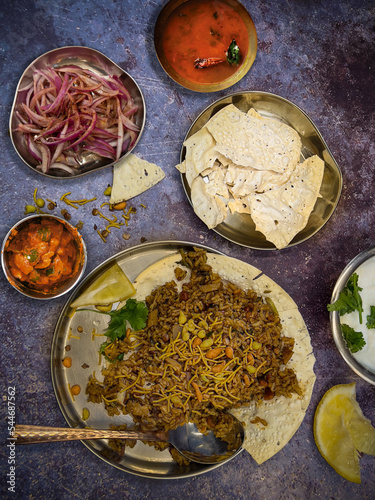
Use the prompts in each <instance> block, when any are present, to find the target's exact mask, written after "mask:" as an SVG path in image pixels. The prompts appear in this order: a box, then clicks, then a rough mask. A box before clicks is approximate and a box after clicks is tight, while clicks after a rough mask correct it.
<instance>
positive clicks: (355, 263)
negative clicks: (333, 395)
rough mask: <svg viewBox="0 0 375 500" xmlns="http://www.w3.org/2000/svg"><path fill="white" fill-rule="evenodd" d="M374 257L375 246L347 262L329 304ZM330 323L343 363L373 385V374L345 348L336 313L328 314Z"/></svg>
mask: <svg viewBox="0 0 375 500" xmlns="http://www.w3.org/2000/svg"><path fill="white" fill-rule="evenodd" d="M374 256H375V246H374V247H371V248H369V249H368V250H364V251H363V252H361V253H359V254H358V255H357V256H356V257H354V259H353V260H351V261H350V262H349V264H347V266H346V267H345V268H344V270H343V271H342V273H341V274H340V276H339V278H338V280H337V282H336V284H335V287H334V289H333V292H332V298H331V303H333V302H335V301H336V300H337V299H338V297H339V295H340V293H341V292H342V290H343V288H344V287H345V285H346V284H347V282H348V280H349V278H350V276H351V275H352V274H353V273H354V272H355V271H356V269H358V267H359V266H360V265H361V264H363V263H364V262H365V261H366V260H368V259H370V258H371V257H374ZM330 321H331V328H332V334H333V339H334V341H335V344H336V347H337V349H338V351H339V353H340V354H341V356H342V357H343V358H344V360H345V362H346V363H347V364H348V365H349V366H350V368H351V369H352V370H353V371H354V372H355V373H356V374H357V375H359V376H360V377H361V378H363V379H364V380H366V382H369V383H370V384H373V385H375V373H374V372H372V371H370V370H368V369H367V368H365V367H364V366H363V365H361V364H360V363H359V362H358V361H357V360H356V359H355V357H354V356H353V355H352V353H351V352H350V351H349V349H348V348H347V346H346V343H345V340H344V338H343V336H342V333H341V323H340V315H339V313H338V311H333V312H331V313H330Z"/></svg>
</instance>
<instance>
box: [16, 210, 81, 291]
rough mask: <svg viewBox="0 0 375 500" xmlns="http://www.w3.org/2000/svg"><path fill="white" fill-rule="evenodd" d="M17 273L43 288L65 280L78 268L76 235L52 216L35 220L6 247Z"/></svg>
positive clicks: (17, 275)
mask: <svg viewBox="0 0 375 500" xmlns="http://www.w3.org/2000/svg"><path fill="white" fill-rule="evenodd" d="M6 252H7V255H8V265H9V269H10V272H11V273H12V275H13V277H14V278H16V279H18V280H20V281H22V282H24V283H26V284H28V285H30V286H32V287H33V288H37V289H40V290H42V291H48V290H49V289H50V288H52V287H56V286H58V285H60V284H61V283H63V282H65V281H66V280H67V279H68V278H69V277H70V276H71V275H72V274H74V272H75V271H76V266H75V264H76V261H77V248H76V244H75V241H74V235H73V234H71V233H70V232H69V231H68V230H67V229H66V228H65V227H64V225H63V224H60V223H58V222H54V221H50V220H43V219H42V220H41V221H40V222H31V223H30V224H29V225H28V226H27V227H26V228H24V229H21V231H20V232H19V233H17V234H16V235H15V236H14V238H13V239H12V241H11V242H10V243H9V245H8V247H7V248H6Z"/></svg>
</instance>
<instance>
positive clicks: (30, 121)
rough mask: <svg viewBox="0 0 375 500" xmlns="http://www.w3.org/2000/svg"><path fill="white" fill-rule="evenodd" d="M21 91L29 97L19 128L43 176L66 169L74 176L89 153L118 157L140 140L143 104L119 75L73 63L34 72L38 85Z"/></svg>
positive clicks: (23, 106)
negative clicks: (137, 119)
mask: <svg viewBox="0 0 375 500" xmlns="http://www.w3.org/2000/svg"><path fill="white" fill-rule="evenodd" d="M19 91H20V92H27V94H26V99H25V103H24V104H22V105H21V111H17V112H16V115H17V117H18V119H19V121H20V124H19V126H18V127H17V128H16V130H17V131H18V132H20V133H22V134H24V135H25V140H26V143H27V145H28V148H29V151H30V154H31V155H32V156H33V157H34V158H36V159H37V160H38V161H40V162H41V164H40V165H39V166H38V169H40V170H41V171H42V172H45V173H46V172H48V170H49V168H53V169H57V168H60V169H61V167H59V165H65V167H67V168H66V169H65V171H66V172H67V173H71V172H72V171H73V170H74V168H75V167H77V168H79V164H80V162H81V160H80V155H81V154H83V152H84V151H91V152H93V153H95V154H97V155H98V156H102V157H106V158H111V159H118V158H120V156H121V154H123V153H124V152H126V151H127V150H128V149H129V148H130V147H132V145H134V143H135V141H136V139H137V137H138V133H139V127H138V126H137V125H136V124H135V122H134V115H135V114H136V113H137V111H138V106H136V105H135V103H134V101H133V99H132V97H131V95H130V93H129V91H128V90H127V89H126V88H125V86H124V84H123V83H122V82H121V79H120V78H119V77H118V76H113V77H111V76H102V75H99V74H96V73H94V72H92V71H90V70H86V69H82V68H78V67H75V66H73V65H70V66H65V67H63V68H58V69H54V68H45V69H43V70H35V72H34V75H33V82H31V83H30V84H28V85H27V86H25V87H24V88H22V89H19ZM52 165H53V167H52ZM72 165H73V166H72ZM72 169H73V170H72ZM63 170H64V169H63Z"/></svg>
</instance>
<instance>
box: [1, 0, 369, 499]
mask: <svg viewBox="0 0 375 500" xmlns="http://www.w3.org/2000/svg"><path fill="white" fill-rule="evenodd" d="M243 3H244V5H245V6H246V7H247V8H248V10H249V12H250V14H251V16H252V18H253V20H254V23H255V26H256V28H257V33H258V43H259V45H258V53H257V57H256V60H255V63H254V65H253V67H252V69H251V70H250V72H249V73H248V75H247V76H246V77H245V78H244V79H243V80H242V81H240V82H239V83H238V84H236V85H235V86H234V87H232V88H231V89H227V90H226V91H221V92H218V93H212V94H196V93H194V92H192V91H189V90H185V89H183V88H182V87H179V86H178V85H177V84H175V83H174V82H173V81H171V80H170V79H169V78H168V77H167V76H166V75H165V74H164V72H163V70H162V68H161V67H160V65H159V63H158V61H157V59H156V56H155V53H154V48H153V28H154V24H155V21H156V18H157V16H158V13H159V12H160V9H161V3H159V2H156V1H147V0H143V1H142V2H136V1H133V2H129V1H125V0H124V1H119V0H118V1H116V0H108V1H106V2H102V0H101V1H98V0H91V1H90V0H78V1H73V0H64V1H62V0H56V1H55V2H45V1H42V0H39V1H38V0H37V1H35V2H33V1H30V0H14V1H8V2H6V1H5V0H1V1H0V6H1V8H0V20H1V26H2V28H1V31H2V36H1V40H0V51H1V66H2V70H1V74H0V86H1V87H0V88H1V95H0V117H1V118H0V120H1V126H0V150H1V156H2V166H1V181H2V196H1V202H0V203H1V211H2V218H1V223H0V228H1V232H0V237H1V238H3V237H4V236H5V234H6V233H7V231H8V229H9V227H10V226H11V225H13V224H14V223H15V222H16V221H17V220H18V219H20V218H22V217H23V207H24V205H25V204H26V203H29V202H31V201H32V195H33V191H34V189H35V188H38V193H39V194H40V195H41V196H42V197H44V198H46V197H47V198H51V199H56V200H58V199H59V198H60V196H61V195H62V194H63V193H65V192H67V191H71V192H72V195H71V196H72V198H82V197H87V198H91V197H94V196H96V197H98V201H101V202H102V201H105V200H104V197H103V191H104V189H105V187H106V186H107V184H108V183H111V181H112V171H111V169H107V170H103V171H100V172H99V173H97V174H93V175H88V176H86V177H83V178H80V179H77V180H74V181H54V180H51V179H46V178H43V177H42V176H40V175H38V174H36V173H34V172H32V171H31V170H30V169H28V168H27V167H26V166H25V165H24V164H23V163H22V162H21V161H20V159H19V158H18V156H17V155H16V153H15V151H14V150H13V147H12V144H11V142H10V139H9V137H8V132H7V130H8V119H9V112H10V108H11V104H12V100H13V95H14V90H15V88H16V85H17V82H18V79H19V78H20V76H21V74H22V72H23V71H24V69H25V68H26V66H28V64H30V62H31V61H32V60H33V59H35V58H36V57H38V56H39V55H41V54H42V53H44V52H46V51H48V50H51V49H54V48H57V47H60V46H65V45H86V46H89V47H92V48H95V49H97V50H100V51H101V52H103V53H104V54H106V55H107V56H108V57H110V58H111V59H113V60H114V61H115V62H116V63H117V64H119V65H120V66H122V67H123V68H124V69H125V70H127V71H129V72H130V73H131V75H132V76H133V77H134V78H135V79H136V80H137V82H138V84H139V85H140V86H141V88H142V91H143V93H144V97H145V101H146V106H147V123H146V128H145V131H144V133H143V136H142V138H141V141H140V143H139V145H138V146H137V148H136V153H137V154H139V155H141V156H142V157H144V158H145V159H147V160H149V161H152V162H154V163H157V164H158V165H160V166H161V167H162V168H163V170H164V171H165V173H166V179H165V180H164V181H163V182H162V183H160V184H159V185H157V186H156V187H154V188H153V189H151V190H149V191H148V192H146V193H144V194H143V195H141V196H139V197H138V198H136V199H134V202H132V205H134V206H135V207H137V209H138V212H137V214H136V215H135V216H134V217H133V219H132V220H131V223H130V224H129V227H128V232H129V233H130V239H129V240H127V241H125V240H123V238H122V235H121V234H122V233H121V231H115V230H114V231H113V232H112V233H111V235H110V238H108V242H107V244H104V243H102V241H101V240H100V239H99V237H98V235H97V233H96V232H95V231H94V229H93V226H94V224H95V223H96V222H97V220H96V219H94V217H93V216H92V215H91V209H92V205H88V206H85V207H82V208H80V209H79V211H77V213H73V212H76V211H74V210H72V222H73V223H77V222H78V220H83V221H84V222H85V224H84V227H83V229H82V234H83V237H84V239H85V241H86V244H87V247H88V252H89V262H88V268H87V271H86V272H89V271H91V270H92V269H93V268H95V267H96V266H97V265H98V264H99V263H101V262H102V261H103V260H104V259H106V258H108V257H110V256H112V255H113V254H115V253H117V252H118V251H120V250H122V249H124V248H129V247H131V246H133V245H137V244H139V243H140V242H141V238H146V239H147V241H156V240H162V239H179V240H188V241H193V242H199V243H204V244H206V245H209V246H211V247H214V248H216V249H219V250H221V251H223V252H224V253H226V254H228V255H231V256H233V257H237V258H240V259H242V260H244V261H246V262H249V263H251V264H253V265H255V266H257V267H258V268H260V269H262V270H263V271H264V272H265V273H266V274H268V275H269V276H270V277H271V278H273V279H274V280H275V281H276V282H277V283H279V284H280V285H281V286H282V287H283V288H284V289H285V290H286V291H287V292H288V293H289V294H290V295H291V296H292V297H293V298H294V299H295V301H296V302H297V304H298V306H299V308H300V311H301V313H302V315H303V317H304V319H305V322H306V324H307V327H308V329H309V331H310V334H311V339H312V344H313V347H314V352H315V356H316V365H315V371H316V374H317V381H316V385H315V389H314V393H313V397H312V401H311V404H310V406H309V409H308V411H307V414H306V417H305V419H304V421H303V423H302V425H301V427H300V429H299V430H298V432H297V434H296V435H295V436H294V437H293V439H292V440H291V441H290V443H289V444H288V445H287V446H286V447H285V448H284V449H283V450H282V451H281V452H279V453H278V454H277V455H276V456H275V457H274V458H272V459H271V460H269V461H268V462H266V463H265V464H263V465H261V466H257V465H256V464H255V462H254V461H253V460H252V459H251V457H250V456H249V455H248V454H247V453H242V454H241V455H240V456H238V457H237V458H236V459H235V460H233V461H232V462H230V463H229V464H227V465H226V466H223V467H220V468H218V469H216V470H215V471H213V472H210V473H208V474H205V475H202V476H199V477H196V478H193V479H183V480H174V481H162V480H160V481H159V480H151V479H144V478H139V477H136V476H132V475H128V474H126V473H123V472H121V471H119V470H117V469H115V468H113V467H111V466H109V465H107V464H106V463H104V462H103V461H101V460H100V459H98V458H97V457H96V456H94V455H93V454H92V453H91V452H90V451H89V450H87V449H86V448H85V447H84V446H83V445H82V444H81V443H80V442H76V443H62V444H50V445H35V446H29V447H23V448H18V449H17V451H16V493H15V494H9V495H10V497H14V498H49V499H54V498H69V499H74V498H88V499H91V498H92V499H93V498H114V497H117V498H134V499H135V498H145V499H147V498H148V499H164V498H170V499H175V498H180V497H181V495H183V496H184V497H186V498H195V499H206V498H225V499H232V498H233V499H235V498H236V499H246V498H254V499H256V498H260V499H262V498H288V499H289V498H292V499H294V498H296V499H299V498H304V499H307V498H325V499H326V498H334V499H344V498H353V499H354V498H356V499H357V498H358V499H360V498H361V499H362V498H374V490H375V467H374V466H375V463H374V458H373V457H368V456H366V457H363V458H362V459H361V464H362V485H354V484H351V483H349V482H347V481H345V480H344V479H343V478H341V477H340V476H339V475H337V474H336V473H335V471H334V470H333V469H332V468H331V467H330V466H329V465H328V464H327V463H326V462H325V461H324V460H323V458H322V457H321V456H320V454H319V452H318V450H317V448H316V446H315V444H314V438H313V433H312V422H313V415H314V411H315V408H316V406H317V403H318V402H319V400H320V398H321V397H322V395H323V394H324V392H325V391H326V390H327V389H328V388H329V387H331V386H332V385H335V384H338V383H349V382H353V381H355V382H356V383H357V399H358V401H359V403H360V405H361V407H362V409H363V411H364V413H365V415H366V416H367V417H368V418H370V419H371V420H372V422H373V424H375V387H374V386H371V385H369V384H366V383H365V382H363V381H362V380H361V379H360V378H358V377H357V376H356V375H355V374H354V373H353V372H352V371H351V370H350V369H349V368H348V367H347V366H346V364H345V363H344V361H343V360H342V359H341V357H340V355H339V353H338V352H337V350H336V348H335V346H334V342H333V340H332V336H331V332H330V326H329V317H328V314H327V311H326V303H327V302H328V301H329V299H330V295H331V293H332V289H333V286H334V283H335V281H336V279H337V278H338V276H339V274H340V272H341V270H342V268H343V267H344V266H345V265H346V263H347V262H348V261H349V260H351V259H352V258H353V257H354V256H355V255H356V254H357V253H358V252H359V251H361V250H364V249H366V248H368V247H370V246H373V245H375V237H374V235H373V230H374V227H375V211H374V196H373V192H374V173H373V172H374V159H375V154H374V142H373V141H374V137H375V123H374V108H375V92H374V60H375V50H374V44H375V39H374V38H375V36H374V35H375V8H374V2H373V1H372V0H359V1H356V2H354V1H353V0H331V1H329V2H323V1H322V0H317V1H314V2H312V1H308V0H289V1H280V2H274V1H272V0H262V1H260V0H254V1H252V2H250V1H244V2H243ZM240 90H262V91H268V92H273V93H276V94H279V95H281V96H283V97H285V98H287V99H290V100H291V101H293V102H294V103H296V104H297V105H298V106H300V107H301V108H302V109H303V110H304V111H305V112H306V113H307V114H308V115H309V116H310V118H311V119H312V120H313V121H314V123H315V124H316V125H317V127H318V128H319V130H320V132H321V133H322V135H323V137H324V138H325V140H326V142H327V144H328V146H329V148H330V149H331V152H332V153H333V155H334V157H335V159H336V161H337V162H338V164H339V165H340V167H341V169H342V172H343V179H344V188H343V193H342V197H341V200H340V203H339V205H338V208H337V210H336V212H335V213H334V215H333V217H332V218H331V220H330V221H329V222H328V224H327V225H326V226H325V227H324V228H323V229H322V230H321V231H320V232H319V233H318V234H317V235H316V236H314V237H313V238H312V239H310V240H309V241H308V242H305V243H303V244H300V245H298V246H296V247H292V248H290V249H287V250H283V251H280V252H276V251H275V252H261V251H254V250H250V249H246V248H242V247H239V246H236V245H234V244H232V243H229V242H227V241H225V240H223V239H222V238H221V237H220V236H217V235H216V234H215V233H214V232H212V231H207V230H206V228H205V226H204V225H203V223H201V222H200V221H199V220H198V219H197V217H196V216H195V215H194V213H193V211H192V209H191V207H190V205H189V203H188V202H187V200H186V197H185V194H184V191H183V188H182V186H181V182H180V178H179V174H178V172H177V170H176V169H175V168H174V165H175V164H177V163H178V161H179V153H180V148H181V143H182V140H183V137H184V135H185V133H186V132H187V130H188V128H189V127H190V125H191V123H192V121H193V120H194V119H195V117H196V116H197V115H198V114H199V112H200V111H201V110H202V109H203V108H205V107H206V106H207V105H208V104H210V103H211V102H213V101H214V100H216V99H218V98H219V97H222V96H224V95H227V94H228V93H231V92H234V91H240ZM141 204H144V205H145V206H146V208H144V209H143V208H142V207H141ZM61 208H62V207H61ZM0 280H1V288H2V293H1V296H0V304H1V315H0V324H1V336H2V338H1V363H0V374H1V385H2V395H3V405H2V413H1V438H2V441H1V442H2V443H4V440H5V438H6V437H7V432H6V401H4V400H5V398H4V396H5V395H6V392H7V388H8V386H15V388H16V414H17V421H18V422H22V423H34V424H40V425H60V426H62V425H64V424H65V422H64V419H63V416H62V415H61V413H60V410H59V408H58V405H57V402H56V399H55V395H54V393H53V389H52V384H51V376H50V359H49V357H50V346H51V339H52V333H53V330H54V326H55V323H56V320H57V318H58V316H59V313H60V311H61V309H62V306H63V304H64V302H65V299H64V298H61V299H57V300H55V301H53V302H51V303H45V302H38V301H33V300H31V299H27V298H25V297H23V296H22V295H20V294H19V293H17V292H16V291H14V290H13V289H12V288H11V287H10V286H9V285H8V283H7V282H6V280H5V278H4V276H3V275H1V277H0ZM8 458H9V449H8V448H7V447H6V446H5V445H2V446H1V452H0V470H1V491H2V492H4V495H5V493H6V489H7V484H6V479H7V476H6V474H7V473H8V472H9V465H8V463H7V462H8ZM2 496H3V495H2Z"/></svg>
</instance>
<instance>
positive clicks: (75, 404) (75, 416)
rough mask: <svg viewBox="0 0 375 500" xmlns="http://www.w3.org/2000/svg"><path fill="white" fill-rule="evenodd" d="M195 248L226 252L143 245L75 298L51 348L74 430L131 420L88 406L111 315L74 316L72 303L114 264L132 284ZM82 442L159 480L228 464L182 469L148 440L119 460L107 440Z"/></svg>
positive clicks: (176, 244)
mask: <svg viewBox="0 0 375 500" xmlns="http://www.w3.org/2000/svg"><path fill="white" fill-rule="evenodd" d="M193 246H195V247H200V248H205V249H206V250H207V251H209V252H213V253H220V252H218V251H216V250H214V249H212V248H209V247H206V246H204V245H199V244H195V243H194V244H193V243H188V242H185V241H160V242H156V243H146V244H143V245H139V246H136V247H133V248H130V249H128V250H124V251H123V252H120V253H118V254H117V255H115V256H113V257H111V258H110V259H108V260H106V261H105V262H103V263H102V264H101V265H99V266H98V267H97V268H96V269H94V270H93V271H92V272H91V273H90V274H89V275H88V276H87V277H86V279H85V280H84V281H83V282H82V284H81V285H80V286H79V287H78V288H77V289H76V290H75V292H74V293H73V294H72V296H71V297H70V298H69V300H68V302H67V303H66V304H65V307H64V309H63V311H62V312H61V315H60V317H59V319H58V321H57V324H56V328H55V331H54V336H53V341H52V349H51V373H52V382H53V387H54V391H55V395H56V398H57V401H58V404H59V406H60V409H61V411H62V413H63V415H64V417H65V419H66V421H67V423H68V424H69V426H71V427H85V426H91V427H93V428H97V429H100V428H102V429H108V428H109V427H110V425H111V424H114V425H120V424H124V423H130V422H131V419H130V417H128V416H121V417H109V416H108V414H107V412H106V411H105V409H104V405H99V404H94V403H88V402H87V396H86V395H85V387H86V385H87V382H88V379H89V376H90V375H91V374H92V372H93V371H96V374H97V376H99V374H100V372H101V369H100V366H99V355H98V349H99V346H100V344H101V343H102V342H103V336H96V335H95V333H100V332H101V331H103V330H104V328H105V326H106V324H107V323H108V319H107V317H106V316H105V315H102V314H98V313H95V311H93V312H80V313H79V314H75V315H72V312H73V310H72V308H71V307H70V304H71V303H72V302H73V300H75V299H76V298H77V297H78V296H79V295H80V294H81V293H82V292H83V291H84V290H85V289H86V288H87V287H88V286H89V285H90V284H91V283H92V282H93V281H94V280H95V279H97V278H98V276H99V275H100V274H101V273H103V272H104V271H106V270H107V269H108V268H109V267H110V266H111V265H113V263H114V262H117V263H118V264H119V265H120V267H121V268H122V269H123V271H124V272H125V273H126V275H127V276H128V278H129V279H130V280H131V281H134V279H135V278H136V277H137V275H138V274H139V273H140V272H142V271H143V270H144V269H146V268H147V267H148V266H150V265H151V264H153V263H154V262H157V261H158V260H160V259H163V258H165V257H167V256H169V255H172V254H175V253H176V252H178V250H179V249H180V248H185V249H191V248H192V247H193ZM78 327H82V328H83V331H82V332H79V331H78V330H77V328H78ZM94 329H95V331H94ZM79 330H81V329H79ZM67 346H69V347H68V349H69V350H67ZM66 356H69V357H71V359H72V366H71V368H65V367H64V366H63V364H62V359H63V358H64V357H66ZM75 384H78V385H79V386H80V387H81V392H80V394H79V395H78V396H75V397H74V400H73V398H72V396H71V393H70V390H69V387H72V386H73V385H75ZM84 408H87V409H88V410H89V412H90V416H89V418H88V419H87V420H84V419H83V418H82V411H83V409H84ZM82 442H83V443H84V444H85V445H86V446H87V448H88V449H89V450H90V451H92V452H93V453H95V455H97V456H98V457H99V458H101V459H102V460H104V461H106V462H107V463H109V464H110V465H112V466H114V467H117V468H118V469H121V470H123V471H124V472H128V473H131V474H134V475H137V476H143V477H151V478H156V479H177V478H183V477H191V476H196V475H199V474H203V473H205V472H208V471H210V470H212V469H214V468H216V467H219V466H221V465H223V463H218V464H215V465H201V464H195V463H191V465H189V466H188V467H186V466H185V467H182V466H179V465H178V464H177V463H176V462H174V461H173V460H172V458H171V456H170V454H169V452H168V450H166V451H163V452H159V451H156V450H155V449H154V448H152V447H150V446H147V445H145V444H143V443H142V442H137V444H136V446H135V447H134V448H127V450H126V454H125V455H124V456H119V455H117V454H116V453H115V452H114V451H112V450H111V448H109V446H108V442H107V440H91V441H82Z"/></svg>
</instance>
